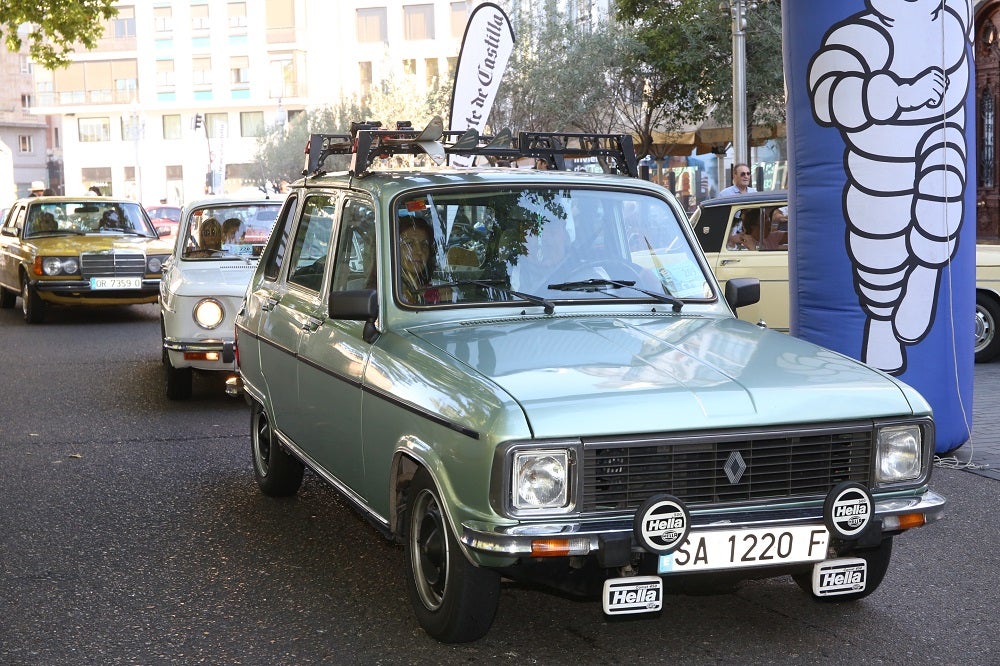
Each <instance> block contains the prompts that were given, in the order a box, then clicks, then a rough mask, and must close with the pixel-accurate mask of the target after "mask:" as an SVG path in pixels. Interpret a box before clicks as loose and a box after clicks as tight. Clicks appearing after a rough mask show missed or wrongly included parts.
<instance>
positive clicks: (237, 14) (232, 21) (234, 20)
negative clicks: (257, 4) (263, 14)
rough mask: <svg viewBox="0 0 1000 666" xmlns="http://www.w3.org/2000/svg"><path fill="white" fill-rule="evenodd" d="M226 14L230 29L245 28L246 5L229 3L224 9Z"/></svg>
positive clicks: (243, 3)
mask: <svg viewBox="0 0 1000 666" xmlns="http://www.w3.org/2000/svg"><path fill="white" fill-rule="evenodd" d="M226 12H227V13H228V15H229V27H230V28H245V27H247V3H245V2H230V3H229V5H227V7H226Z"/></svg>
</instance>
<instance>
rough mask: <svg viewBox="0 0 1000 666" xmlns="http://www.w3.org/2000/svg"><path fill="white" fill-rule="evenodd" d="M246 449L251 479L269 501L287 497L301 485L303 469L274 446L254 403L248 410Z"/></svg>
mask: <svg viewBox="0 0 1000 666" xmlns="http://www.w3.org/2000/svg"><path fill="white" fill-rule="evenodd" d="M250 449H251V454H252V457H253V475H254V478H255V479H257V486H258V487H259V488H260V490H261V492H262V493H264V494H265V495H268V496H270V497H291V496H292V495H294V494H295V493H297V492H298V491H299V487H300V486H301V485H302V475H303V473H304V472H305V467H304V466H303V465H302V462H301V461H299V459H298V458H296V457H295V456H293V455H291V454H290V453H288V452H287V451H285V450H284V449H283V448H281V445H280V444H279V443H278V440H277V438H276V437H275V436H274V432H273V431H272V430H271V420H270V419H269V418H268V416H267V411H266V410H265V409H264V408H263V407H262V406H261V405H260V404H259V403H257V402H254V403H253V405H252V407H251V409H250Z"/></svg>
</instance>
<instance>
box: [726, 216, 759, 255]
mask: <svg viewBox="0 0 1000 666" xmlns="http://www.w3.org/2000/svg"><path fill="white" fill-rule="evenodd" d="M740 212H741V216H740V218H739V219H740V222H741V229H740V230H738V231H735V232H734V233H733V234H732V235H731V236H730V237H729V244H728V247H729V249H730V250H759V249H760V211H758V210H751V209H746V210H743V211H740Z"/></svg>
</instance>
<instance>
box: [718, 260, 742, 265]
mask: <svg viewBox="0 0 1000 666" xmlns="http://www.w3.org/2000/svg"><path fill="white" fill-rule="evenodd" d="M738 263H740V260H739V259H723V260H722V261H720V262H719V265H720V266H728V265H729V264H738Z"/></svg>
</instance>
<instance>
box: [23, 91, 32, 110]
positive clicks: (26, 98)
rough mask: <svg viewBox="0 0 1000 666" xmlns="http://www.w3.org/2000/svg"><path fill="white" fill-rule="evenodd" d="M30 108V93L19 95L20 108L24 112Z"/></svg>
mask: <svg viewBox="0 0 1000 666" xmlns="http://www.w3.org/2000/svg"><path fill="white" fill-rule="evenodd" d="M32 106H33V105H32V103H31V94H30V93H21V108H22V109H24V110H25V111H27V110H28V109H30V108H31V107H32Z"/></svg>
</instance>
